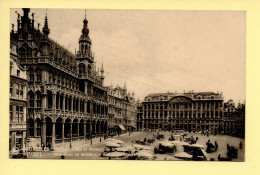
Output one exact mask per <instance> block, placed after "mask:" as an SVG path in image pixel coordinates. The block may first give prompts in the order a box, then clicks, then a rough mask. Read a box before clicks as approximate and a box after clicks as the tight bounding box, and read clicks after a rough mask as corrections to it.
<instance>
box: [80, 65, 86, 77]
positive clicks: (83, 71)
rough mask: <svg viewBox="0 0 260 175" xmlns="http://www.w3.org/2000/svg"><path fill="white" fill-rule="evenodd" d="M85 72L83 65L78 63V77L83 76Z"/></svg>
mask: <svg viewBox="0 0 260 175" xmlns="http://www.w3.org/2000/svg"><path fill="white" fill-rule="evenodd" d="M85 73H86V72H85V64H83V63H80V64H79V74H80V75H83V74H85Z"/></svg>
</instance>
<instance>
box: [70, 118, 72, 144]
mask: <svg viewBox="0 0 260 175" xmlns="http://www.w3.org/2000/svg"><path fill="white" fill-rule="evenodd" d="M71 142H72V123H71V124H70V148H72V143H71Z"/></svg>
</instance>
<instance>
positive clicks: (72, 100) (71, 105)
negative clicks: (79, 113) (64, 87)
mask: <svg viewBox="0 0 260 175" xmlns="http://www.w3.org/2000/svg"><path fill="white" fill-rule="evenodd" d="M73 102H74V99H73V97H71V104H70V107H71V110H70V111H71V112H73V111H74V109H73ZM75 111H76V109H75Z"/></svg>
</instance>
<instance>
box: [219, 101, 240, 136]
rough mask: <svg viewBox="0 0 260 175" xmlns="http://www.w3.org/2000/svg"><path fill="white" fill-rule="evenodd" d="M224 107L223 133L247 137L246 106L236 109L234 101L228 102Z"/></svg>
mask: <svg viewBox="0 0 260 175" xmlns="http://www.w3.org/2000/svg"><path fill="white" fill-rule="evenodd" d="M224 107H225V109H224V110H225V114H224V117H223V133H224V134H229V135H233V136H239V137H245V104H241V103H239V104H238V106H237V107H235V104H234V102H233V100H228V102H226V103H225V104H224Z"/></svg>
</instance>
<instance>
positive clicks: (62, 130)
mask: <svg viewBox="0 0 260 175" xmlns="http://www.w3.org/2000/svg"><path fill="white" fill-rule="evenodd" d="M64 124H65V123H64V121H62V125H61V126H62V128H61V141H62V142H64V127H65V126H64Z"/></svg>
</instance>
